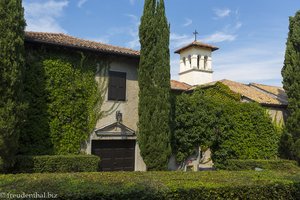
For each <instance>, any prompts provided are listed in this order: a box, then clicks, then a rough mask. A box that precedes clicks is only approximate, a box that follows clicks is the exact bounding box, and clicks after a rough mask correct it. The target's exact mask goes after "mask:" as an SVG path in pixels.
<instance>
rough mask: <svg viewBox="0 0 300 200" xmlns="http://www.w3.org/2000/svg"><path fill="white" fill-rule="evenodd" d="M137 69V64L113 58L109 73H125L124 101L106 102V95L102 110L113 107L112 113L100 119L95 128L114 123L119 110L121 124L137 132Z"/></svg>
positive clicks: (132, 61) (124, 59) (128, 60)
mask: <svg viewBox="0 0 300 200" xmlns="http://www.w3.org/2000/svg"><path fill="white" fill-rule="evenodd" d="M137 67H138V62H137V61H135V60H130V59H126V58H115V59H114V60H113V61H112V63H111V65H110V71H117V72H125V73H126V101H121V102H116V101H109V100H107V93H106V95H105V99H104V102H103V104H102V110H104V111H106V110H109V109H110V108H111V107H112V106H115V109H114V112H113V113H111V114H110V115H108V116H106V117H104V118H102V119H100V120H99V121H98V123H97V125H96V128H101V127H103V126H106V125H109V124H111V123H113V122H115V121H116V115H115V114H116V112H115V111H117V110H119V111H120V112H121V113H122V115H123V121H122V123H123V124H124V125H125V126H127V127H129V128H131V129H133V130H135V131H136V130H137V122H138V92H139V88H138V80H137Z"/></svg>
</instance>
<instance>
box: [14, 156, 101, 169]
mask: <svg viewBox="0 0 300 200" xmlns="http://www.w3.org/2000/svg"><path fill="white" fill-rule="evenodd" d="M99 162H100V158H99V157H98V156H93V155H51V156H17V158H16V164H15V167H14V172H15V173H43V172H96V171H98V166H99Z"/></svg>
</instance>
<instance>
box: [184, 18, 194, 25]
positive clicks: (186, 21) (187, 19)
mask: <svg viewBox="0 0 300 200" xmlns="http://www.w3.org/2000/svg"><path fill="white" fill-rule="evenodd" d="M192 23H193V20H191V19H189V18H185V22H184V24H183V25H182V26H184V27H187V26H190V25H191V24H192Z"/></svg>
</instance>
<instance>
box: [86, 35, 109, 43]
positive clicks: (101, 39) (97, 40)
mask: <svg viewBox="0 0 300 200" xmlns="http://www.w3.org/2000/svg"><path fill="white" fill-rule="evenodd" d="M88 40H91V41H94V42H101V43H105V44H108V43H109V38H108V37H105V36H104V37H96V38H88Z"/></svg>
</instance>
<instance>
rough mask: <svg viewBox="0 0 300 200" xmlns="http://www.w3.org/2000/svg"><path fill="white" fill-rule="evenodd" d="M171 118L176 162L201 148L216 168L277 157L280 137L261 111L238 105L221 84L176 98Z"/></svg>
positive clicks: (265, 114)
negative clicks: (209, 152)
mask: <svg viewBox="0 0 300 200" xmlns="http://www.w3.org/2000/svg"><path fill="white" fill-rule="evenodd" d="M174 116H175V131H174V136H173V138H174V139H173V149H174V152H175V154H176V159H177V161H178V162H183V161H184V160H185V159H186V158H187V157H188V156H189V155H191V154H192V153H193V151H194V150H195V149H196V148H197V147H199V146H202V145H205V146H209V147H210V148H211V150H212V159H213V161H214V163H215V165H216V166H220V165H224V164H226V160H227V159H269V158H274V157H276V156H277V153H278V143H279V138H280V135H279V134H278V131H276V128H275V127H274V125H273V123H272V121H271V118H270V116H269V115H268V114H267V113H266V111H265V109H263V108H262V107H261V106H260V105H258V104H256V103H241V102H240V96H239V95H237V94H235V93H232V92H231V91H230V89H229V88H228V87H227V86H225V85H223V84H222V83H217V84H216V86H215V87H210V88H206V89H201V88H198V89H196V91H195V92H194V93H193V94H182V95H179V96H178V97H177V99H176V103H175V115H174Z"/></svg>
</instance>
